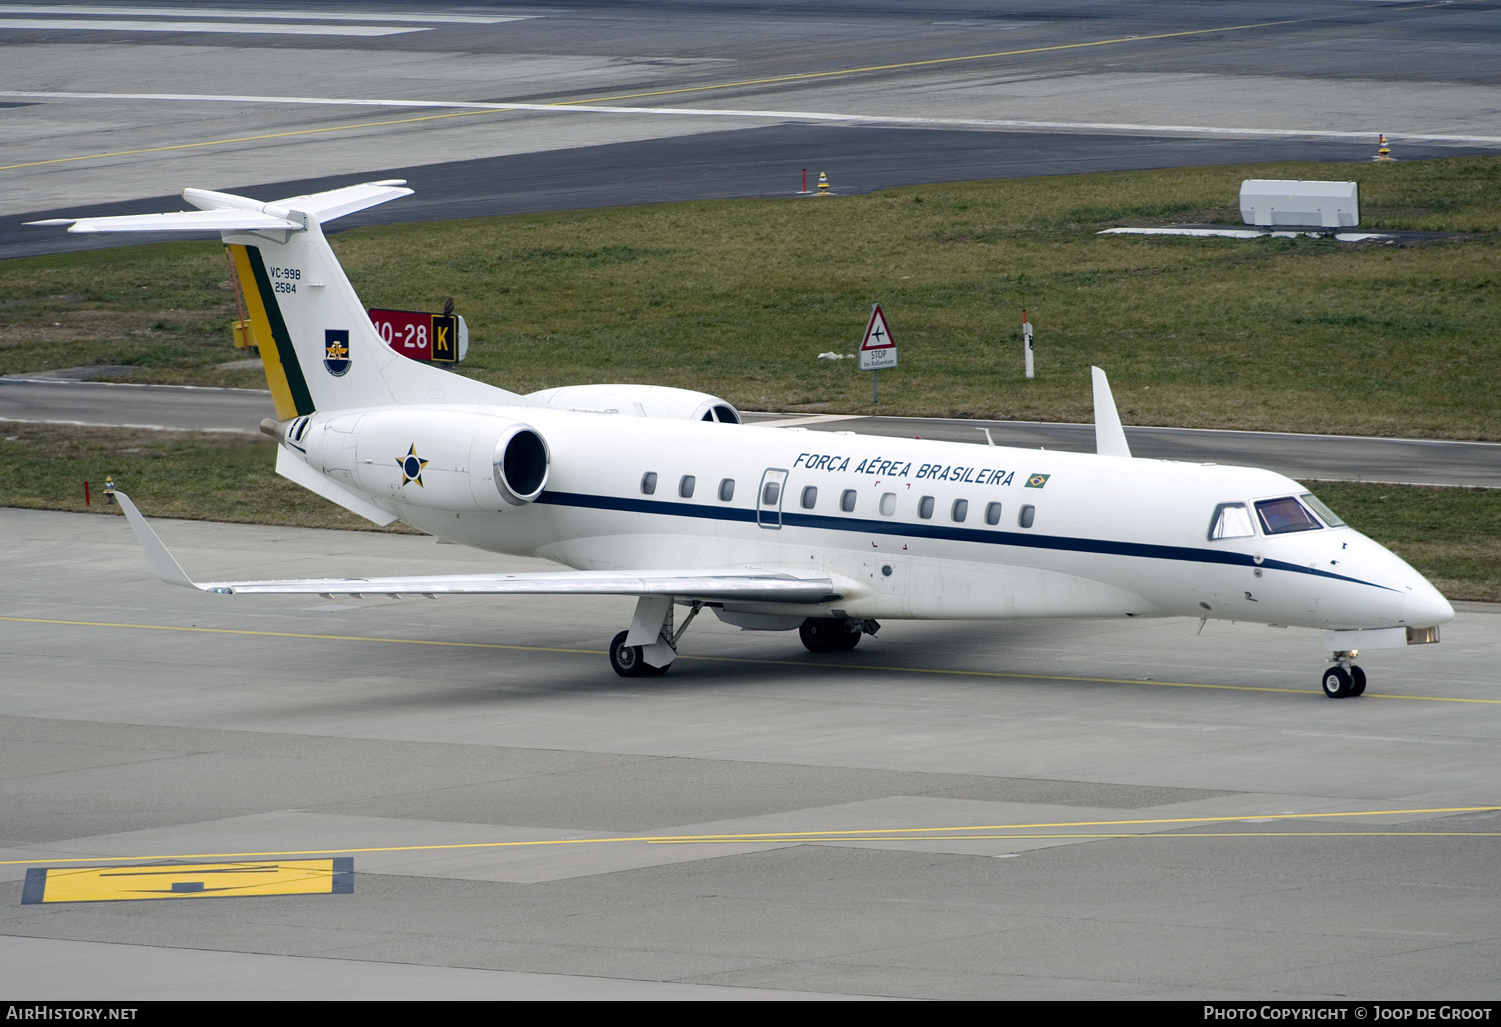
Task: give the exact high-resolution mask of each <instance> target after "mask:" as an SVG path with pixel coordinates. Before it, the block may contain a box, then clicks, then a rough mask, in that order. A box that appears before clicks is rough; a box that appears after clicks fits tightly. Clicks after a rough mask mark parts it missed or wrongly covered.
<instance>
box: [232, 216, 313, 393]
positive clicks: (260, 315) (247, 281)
mask: <svg viewBox="0 0 1501 1027" xmlns="http://www.w3.org/2000/svg"><path fill="white" fill-rule="evenodd" d="M228 249H229V254H230V259H232V260H233V261H234V263H235V274H236V275H237V276H239V279H240V289H241V290H242V291H243V293H244V295H245V310H246V312H247V313H248V314H249V315H250V324H251V328H252V330H253V331H254V332H255V343H256V345H257V346H258V347H260V351H261V363H263V364H265V366H266V384H267V386H269V387H270V389H271V402H272V403H273V404H275V406H276V419H277V420H278V421H287V420H291V419H292V418H294V417H296V416H297V404H296V402H295V401H294V400H293V399H292V387H291V385H289V384H288V383H287V371H286V368H284V367H282V366H281V353H280V352H279V351H278V349H277V346H276V339H275V338H274V337H273V336H272V334H271V319H270V317H268V316H267V314H266V303H265V301H264V300H263V299H262V298H261V292H260V288H259V286H258V285H257V284H256V280H255V269H254V268H252V267H251V266H250V256H249V254H247V253H246V252H245V247H244V246H240V245H232V246H230V247H228Z"/></svg>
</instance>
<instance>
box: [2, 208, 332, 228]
mask: <svg viewBox="0 0 1501 1027" xmlns="http://www.w3.org/2000/svg"><path fill="white" fill-rule="evenodd" d="M26 223H27V224H28V225H71V226H72V227H70V228H69V229H68V231H69V232H78V233H89V232H237V231H265V230H266V229H280V230H282V231H288V230H291V231H298V232H300V231H302V229H303V225H302V223H301V222H299V221H289V220H287V219H286V218H279V217H276V216H275V215H273V214H266V213H264V212H262V211H258V210H181V211H178V212H176V213H175V214H126V215H124V216H121V217H112V218H76V219H75V218H52V219H50V220H47V221H28V222H26Z"/></svg>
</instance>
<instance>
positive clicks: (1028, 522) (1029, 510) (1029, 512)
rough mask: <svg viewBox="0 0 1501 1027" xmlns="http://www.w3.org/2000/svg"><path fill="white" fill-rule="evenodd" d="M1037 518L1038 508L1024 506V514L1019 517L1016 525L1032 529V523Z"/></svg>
mask: <svg viewBox="0 0 1501 1027" xmlns="http://www.w3.org/2000/svg"><path fill="white" fill-rule="evenodd" d="M1036 518H1037V507H1035V506H1024V507H1022V512H1021V513H1020V514H1018V515H1017V518H1016V523H1017V524H1020V525H1021V526H1022V527H1023V528H1030V527H1031V526H1032V522H1033V521H1034V520H1035V519H1036Z"/></svg>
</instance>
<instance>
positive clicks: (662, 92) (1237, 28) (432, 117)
mask: <svg viewBox="0 0 1501 1027" xmlns="http://www.w3.org/2000/svg"><path fill="white" fill-rule="evenodd" d="M1479 2H1481V0H1442V2H1440V3H1432V4H1414V5H1412V6H1409V7H1392V8H1387V10H1391V11H1415V10H1424V9H1426V8H1430V7H1451V6H1455V5H1456V3H1479ZM1327 20H1329V19H1328V18H1294V19H1289V20H1286V21H1262V22H1255V23H1252V24H1247V25H1226V26H1223V27H1220V28H1212V29H1189V30H1187V31H1183V32H1162V33H1157V34H1155V35H1147V36H1121V37H1119V38H1117V39H1096V40H1091V41H1090V42H1087V43H1059V44H1057V45H1054V46H1039V47H1032V48H1030V49H1025V50H1002V51H998V52H996V53H983V54H966V55H964V56H960V57H935V58H932V59H930V60H924V61H905V62H902V63H898V64H873V65H870V66H868V67H863V68H842V69H839V70H835V71H810V72H804V73H801V74H796V75H779V76H774V77H771V78H758V79H746V80H745V81H743V82H720V83H716V84H711V85H703V86H684V87H681V88H678V89H658V90H655V91H652V92H646V93H626V94H623V95H621V96H610V97H603V98H600V99H594V100H559V101H558V102H556V103H552V104H546V105H545V106H548V107H572V106H577V105H580V104H601V103H611V102H615V101H618V100H634V99H639V98H641V97H644V96H670V95H672V94H675V93H700V92H708V91H712V90H716V89H739V88H744V87H745V86H756V85H772V84H775V83H778V82H796V81H806V80H809V79H819V78H834V77H838V76H843V75H859V74H865V73H868V72H874V71H897V70H901V69H903V68H921V67H927V66H931V65H937V64H954V63H957V62H962V61H981V60H987V59H992V58H996V57H1017V56H1021V55H1024V54H1033V53H1048V52H1050V51H1058V50H1078V49H1083V48H1087V47H1093V46H1111V45H1115V44H1120V43H1139V42H1149V41H1151V40H1154V39H1172V38H1174V37H1178V36H1202V35H1209V34H1212V33H1215V32H1242V31H1247V30H1250V29H1259V28H1272V27H1275V26H1280V25H1301V24H1306V23H1308V22H1313V21H1327ZM497 113H510V109H509V108H486V109H485V110H470V111H455V112H453V113H449V114H427V115H423V116H421V117H415V118H397V119H395V120H391V121H370V122H365V123H362V124H359V125H331V126H329V127H326V128H304V129H295V130H289V131H286V132H272V133H268V134H266V135H255V136H238V137H234V138H229V139H210V140H208V141H206V142H200V143H174V144H172V145H169V146H148V147H144V148H142V149H138V150H114V151H111V152H109V153H86V154H80V155H78V156H76V157H54V158H52V159H51V160H35V161H28V162H26V163H24V164H0V171H13V170H15V169H17V168H35V167H40V166H42V165H45V164H66V163H68V162H70V161H79V160H98V159H102V158H105V157H129V156H134V155H136V154H142V153H163V152H166V151H169V150H191V149H194V148H197V147H202V146H223V145H227V144H229V143H250V142H260V141H262V140H265V139H288V138H291V137H292V136H304V135H315V134H318V133H322V132H344V131H354V130H356V129H361V128H382V127H384V126H387V125H407V124H412V123H414V122H419V121H436V120H438V119H440V118H463V117H470V116H472V115H476V114H497Z"/></svg>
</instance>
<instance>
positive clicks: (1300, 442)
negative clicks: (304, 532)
mask: <svg viewBox="0 0 1501 1027" xmlns="http://www.w3.org/2000/svg"><path fill="white" fill-rule="evenodd" d="M270 416H273V411H272V408H271V394H270V393H269V392H261V391H256V390H251V389H208V388H184V387H180V386H172V385H128V384H123V385H122V384H112V383H106V382H70V381H45V380H30V381H27V380H17V379H10V378H0V422H4V421H29V422H42V423H52V424H79V425H97V426H109V427H127V428H153V429H175V430H182V431H240V432H256V431H258V430H259V425H260V422H261V419H262V418H264V417H270ZM745 419H746V421H747V422H749V423H756V424H773V425H774V424H781V423H786V424H787V425H788V426H789V427H801V428H806V429H807V430H810V431H853V432H858V433H860V434H863V435H891V436H899V437H909V436H914V435H917V436H921V437H922V438H925V439H942V440H945V441H949V442H970V443H976V444H981V445H983V444H985V442H986V437H985V434H984V433H983V431H982V429H985V428H989V429H990V438H991V439H992V440H994V442H995V444H996V445H999V446H1017V447H1020V448H1025V449H1031V448H1047V449H1065V450H1071V451H1074V452H1080V453H1092V452H1094V426H1093V425H1089V424H1048V423H1043V422H1037V421H978V420H975V421H972V420H961V419H944V418H915V417H843V416H836V415H827V414H820V415H812V416H808V415H798V414H769V413H754V412H748V413H746V414H745ZM1126 438H1127V441H1128V442H1129V443H1130V444H1131V452H1132V454H1133V455H1135V456H1139V457H1149V458H1152V459H1157V460H1197V461H1205V462H1211V463H1221V464H1239V465H1243V466H1251V467H1266V468H1270V469H1272V470H1275V471H1280V472H1281V473H1283V474H1286V475H1289V476H1290V477H1293V478H1304V479H1334V480H1340V481H1346V480H1353V481H1384V482H1405V483H1409V484H1418V485H1466V486H1483V487H1486V488H1501V443H1494V442H1454V441H1449V440H1444V439H1382V438H1358V437H1349V436H1330V435H1293V434H1279V433H1273V432H1239V431H1213V430H1202V429H1193V428H1150V427H1149V428H1138V427H1127V429H1126Z"/></svg>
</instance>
